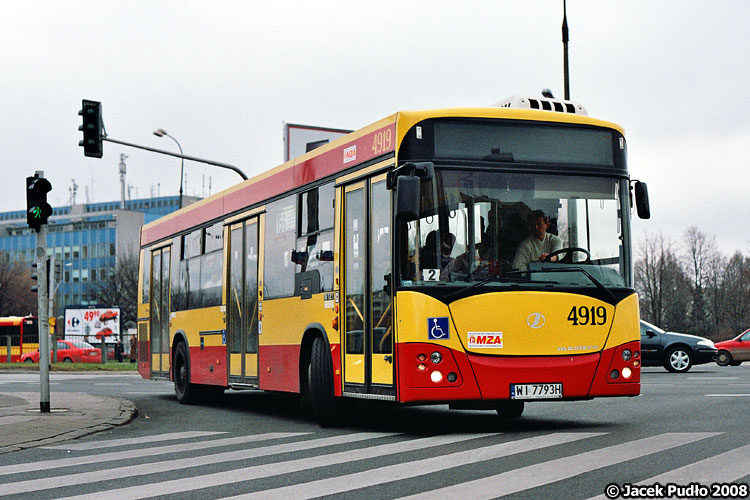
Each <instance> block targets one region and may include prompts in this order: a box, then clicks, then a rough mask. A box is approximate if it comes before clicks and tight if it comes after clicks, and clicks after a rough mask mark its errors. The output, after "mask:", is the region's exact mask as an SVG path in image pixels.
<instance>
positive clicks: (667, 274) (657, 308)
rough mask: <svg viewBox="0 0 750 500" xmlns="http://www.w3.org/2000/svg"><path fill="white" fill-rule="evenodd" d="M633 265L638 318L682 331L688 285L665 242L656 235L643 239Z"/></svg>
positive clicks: (687, 297)
mask: <svg viewBox="0 0 750 500" xmlns="http://www.w3.org/2000/svg"><path fill="white" fill-rule="evenodd" d="M639 253H640V255H639V259H638V261H637V262H636V263H635V281H636V289H637V290H638V293H639V295H640V304H641V316H642V317H643V319H645V320H647V321H650V322H652V323H654V324H656V325H657V326H661V327H664V328H669V329H673V330H684V329H685V328H686V327H687V326H689V325H688V324H687V321H686V318H685V311H686V310H687V307H688V305H689V303H690V294H689V293H686V292H688V291H689V290H690V282H689V280H688V278H687V276H686V275H685V273H684V271H683V270H682V267H681V266H680V262H679V259H678V258H677V255H676V254H675V252H674V251H673V250H672V245H671V243H670V242H669V241H667V240H665V239H664V237H663V236H662V235H661V234H659V235H657V236H649V235H646V238H645V240H644V242H643V243H642V245H641V247H640V251H639Z"/></svg>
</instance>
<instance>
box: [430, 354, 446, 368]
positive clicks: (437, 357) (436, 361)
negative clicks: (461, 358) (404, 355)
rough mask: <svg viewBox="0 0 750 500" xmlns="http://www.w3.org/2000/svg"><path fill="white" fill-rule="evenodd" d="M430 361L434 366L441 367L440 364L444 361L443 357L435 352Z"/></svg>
mask: <svg viewBox="0 0 750 500" xmlns="http://www.w3.org/2000/svg"><path fill="white" fill-rule="evenodd" d="M430 361H432V363H433V364H436V365H439V364H440V362H441V361H443V355H442V354H440V353H439V352H437V351H435V352H433V353H432V354H430Z"/></svg>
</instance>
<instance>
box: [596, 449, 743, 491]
mask: <svg viewBox="0 0 750 500" xmlns="http://www.w3.org/2000/svg"><path fill="white" fill-rule="evenodd" d="M748 475H750V444H749V445H745V446H742V447H741V448H735V449H734V450H730V451H727V452H724V453H720V454H718V455H715V456H713V457H709V458H706V459H705V460H701V461H699V462H695V463H692V464H688V465H686V466H684V467H680V468H679V469H674V470H671V471H669V472H665V473H664V474H659V475H658V476H654V477H652V478H649V479H644V480H643V481H638V484H654V483H660V484H666V483H677V484H682V485H687V484H690V483H694V482H697V483H701V484H704V485H708V484H713V483H731V482H734V481H737V480H739V479H741V478H743V477H745V476H748ZM606 498H607V497H606V496H604V495H599V496H596V497H592V498H591V499H589V500H600V499H601V500H606Z"/></svg>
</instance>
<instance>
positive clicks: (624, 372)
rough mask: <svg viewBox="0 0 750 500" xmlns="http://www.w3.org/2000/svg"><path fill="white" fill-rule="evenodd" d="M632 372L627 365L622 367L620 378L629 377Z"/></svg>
mask: <svg viewBox="0 0 750 500" xmlns="http://www.w3.org/2000/svg"><path fill="white" fill-rule="evenodd" d="M632 374H633V372H632V371H630V368H628V367H627V366H626V367H625V368H623V369H622V378H630V376H631V375H632Z"/></svg>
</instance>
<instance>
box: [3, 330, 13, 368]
mask: <svg viewBox="0 0 750 500" xmlns="http://www.w3.org/2000/svg"><path fill="white" fill-rule="evenodd" d="M5 343H6V345H7V346H8V364H11V363H12V362H13V357H12V356H11V346H12V345H13V343H12V340H11V336H10V335H6V336H5Z"/></svg>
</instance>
